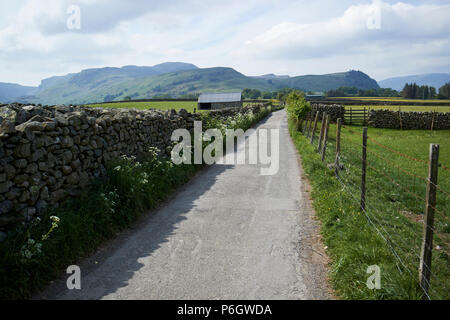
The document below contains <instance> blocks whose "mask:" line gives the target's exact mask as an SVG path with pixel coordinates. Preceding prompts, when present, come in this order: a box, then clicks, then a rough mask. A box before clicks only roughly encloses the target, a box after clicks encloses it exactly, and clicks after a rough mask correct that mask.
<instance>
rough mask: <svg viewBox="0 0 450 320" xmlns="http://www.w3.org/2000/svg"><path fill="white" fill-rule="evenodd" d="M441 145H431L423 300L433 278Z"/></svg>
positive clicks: (421, 278)
mask: <svg viewBox="0 0 450 320" xmlns="http://www.w3.org/2000/svg"><path fill="white" fill-rule="evenodd" d="M438 161H439V145H438V144H430V159H429V163H428V182H427V196H426V204H425V215H424V218H423V222H424V227H423V239H422V252H421V254H420V266H419V281H420V286H421V288H422V290H423V294H422V299H427V298H428V297H429V296H428V290H429V288H430V278H431V256H432V252H433V228H434V207H435V206H436V185H437V178H438Z"/></svg>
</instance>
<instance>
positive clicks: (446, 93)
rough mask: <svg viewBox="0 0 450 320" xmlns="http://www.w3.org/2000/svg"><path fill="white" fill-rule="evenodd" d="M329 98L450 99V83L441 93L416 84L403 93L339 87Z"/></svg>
mask: <svg viewBox="0 0 450 320" xmlns="http://www.w3.org/2000/svg"><path fill="white" fill-rule="evenodd" d="M325 96H327V97H402V98H405V99H423V100H426V99H436V98H438V99H450V83H446V84H445V85H443V86H442V87H440V88H439V93H437V92H436V88H435V87H432V86H426V85H423V86H419V85H417V84H416V83H406V84H405V86H404V87H403V90H402V91H400V92H399V91H397V90H393V89H391V88H380V89H369V90H362V89H358V88H356V87H339V88H337V89H336V90H329V91H327V92H326V93H325Z"/></svg>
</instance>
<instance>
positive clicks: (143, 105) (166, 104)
mask: <svg viewBox="0 0 450 320" xmlns="http://www.w3.org/2000/svg"><path fill="white" fill-rule="evenodd" d="M250 104H253V102H244V106H247V105H250ZM87 106H89V107H93V108H134V109H140V110H145V109H160V110H170V109H175V110H177V111H178V110H180V109H186V110H187V111H188V112H191V113H192V112H194V108H197V102H196V101H147V102H132V101H130V102H117V103H97V104H89V105H87Z"/></svg>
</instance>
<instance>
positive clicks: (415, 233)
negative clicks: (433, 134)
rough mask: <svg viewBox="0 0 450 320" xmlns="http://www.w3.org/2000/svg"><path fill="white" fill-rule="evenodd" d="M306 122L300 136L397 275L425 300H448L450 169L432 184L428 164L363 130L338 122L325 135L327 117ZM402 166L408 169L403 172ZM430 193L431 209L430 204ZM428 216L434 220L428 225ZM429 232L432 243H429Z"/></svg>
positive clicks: (444, 168) (441, 169)
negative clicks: (414, 285)
mask: <svg viewBox="0 0 450 320" xmlns="http://www.w3.org/2000/svg"><path fill="white" fill-rule="evenodd" d="M309 119H310V120H309V121H306V122H304V123H303V126H302V128H301V130H302V133H303V134H304V135H305V136H306V137H308V139H309V141H310V143H311V144H312V145H314V146H315V147H316V150H317V152H318V153H319V154H320V156H321V159H322V161H324V163H326V164H327V168H328V169H327V170H334V171H335V176H336V179H337V180H338V181H339V183H340V184H341V186H342V192H345V193H347V194H348V195H349V196H350V197H349V198H350V199H352V201H353V203H354V205H355V207H357V208H358V209H359V210H360V211H361V212H363V213H364V215H365V217H366V218H367V222H368V223H369V225H370V226H371V228H372V229H373V231H374V232H376V233H377V234H378V235H379V236H380V237H381V238H382V239H383V240H384V241H385V243H386V245H387V247H388V248H389V250H390V252H391V254H392V257H393V258H394V259H395V261H396V265H397V269H398V272H399V273H400V274H401V275H402V276H404V277H409V278H411V279H414V281H417V285H418V286H419V287H420V289H421V291H422V297H423V298H424V299H448V293H449V292H450V291H449V287H448V282H449V281H448V279H449V278H450V271H449V268H448V266H449V265H448V262H449V249H450V245H449V243H450V241H449V239H450V238H449V232H450V227H449V222H450V221H449V220H450V215H449V212H450V202H449V200H450V198H449V197H450V194H449V189H450V174H449V170H448V167H450V166H445V165H444V164H443V163H440V164H439V165H438V166H439V169H438V176H439V178H440V179H439V181H442V182H439V181H438V180H435V181H436V183H435V182H433V181H434V180H433V178H430V174H426V173H429V172H431V169H432V163H431V160H430V161H426V160H423V159H417V158H416V157H414V156H412V155H410V154H407V153H405V152H401V151H399V150H396V149H395V147H392V146H389V145H386V144H383V143H381V142H380V141H378V140H377V139H376V138H375V137H373V136H371V135H370V131H369V132H368V131H365V132H366V133H367V132H368V133H367V138H366V139H365V138H364V134H363V132H364V130H367V128H364V129H363V132H361V128H356V127H351V126H345V125H341V119H338V123H337V124H336V125H332V127H331V129H328V130H327V127H329V126H330V123H329V121H327V120H329V117H328V118H327V116H326V114H315V115H314V117H312V115H310V117H309ZM430 159H431V157H430ZM405 162H407V163H408V164H411V166H406V167H405V166H404V165H403V164H404V163H405ZM433 190H434V197H435V202H434V203H433V201H430V197H433V194H431V195H430V192H433ZM431 199H432V198H431ZM430 214H433V216H434V219H433V220H434V221H431V223H430V221H429V220H430V219H429V215H430ZM427 231H428V232H431V235H432V238H431V239H432V241H430V239H428V240H427V236H426V234H427V233H426V232H427ZM429 234H430V233H428V235H429ZM428 238H429V236H428ZM432 243H433V244H432ZM431 253H433V256H432V260H431ZM427 254H429V255H430V259H429V261H428V260H427V259H426V256H427ZM424 257H425V258H424Z"/></svg>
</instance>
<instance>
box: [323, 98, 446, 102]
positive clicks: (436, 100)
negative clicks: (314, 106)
mask: <svg viewBox="0 0 450 320" xmlns="http://www.w3.org/2000/svg"><path fill="white" fill-rule="evenodd" d="M328 99H330V100H365V101H376V102H380V101H382V102H412V103H421V102H429V103H436V104H440V103H448V102H450V100H448V99H430V100H422V99H405V98H401V97H332V98H328Z"/></svg>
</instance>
